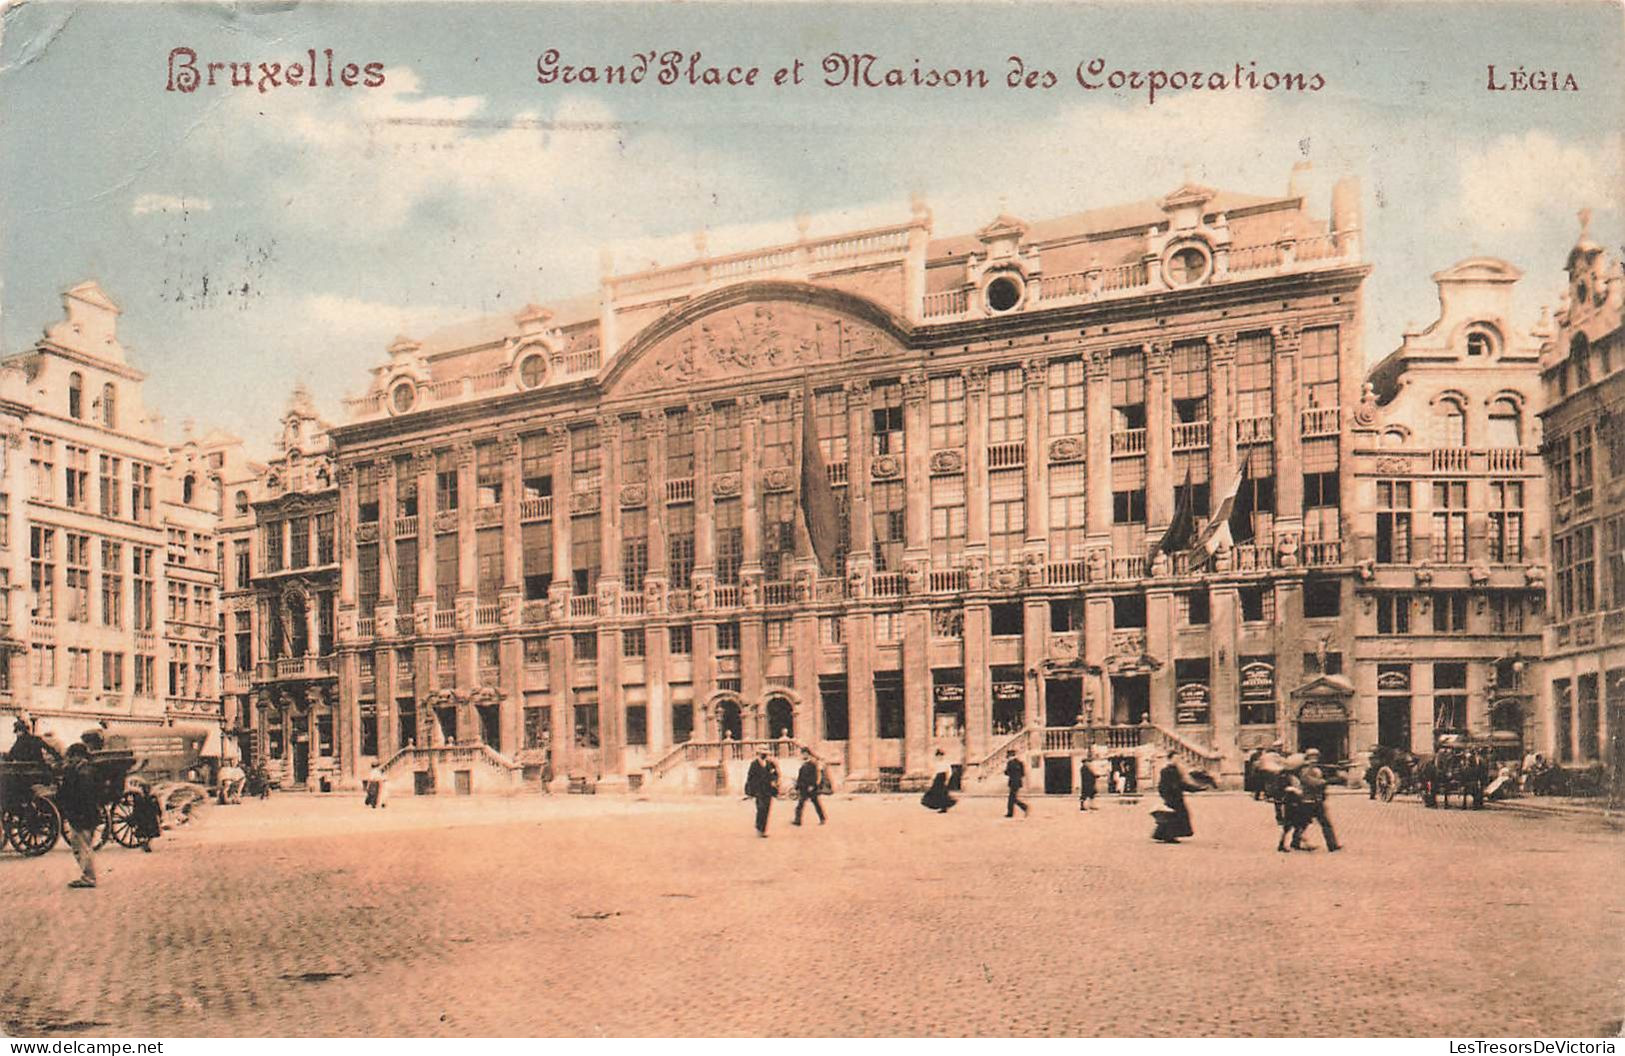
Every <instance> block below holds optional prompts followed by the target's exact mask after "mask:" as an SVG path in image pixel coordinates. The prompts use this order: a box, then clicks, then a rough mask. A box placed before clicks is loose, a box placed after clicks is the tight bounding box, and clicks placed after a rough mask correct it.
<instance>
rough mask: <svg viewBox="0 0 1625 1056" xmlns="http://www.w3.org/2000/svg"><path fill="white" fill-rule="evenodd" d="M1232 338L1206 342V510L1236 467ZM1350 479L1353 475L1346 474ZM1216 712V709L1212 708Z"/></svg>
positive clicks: (1222, 336)
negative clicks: (1207, 498)
mask: <svg viewBox="0 0 1625 1056" xmlns="http://www.w3.org/2000/svg"><path fill="white" fill-rule="evenodd" d="M1235 372H1236V335H1235V334H1234V333H1221V334H1214V335H1212V336H1210V337H1209V338H1208V390H1209V395H1210V398H1209V399H1208V401H1207V405H1208V445H1209V446H1208V470H1209V472H1208V475H1209V478H1210V480H1211V481H1212V483H1211V484H1209V486H1208V494H1209V495H1210V496H1211V498H1210V499H1209V503H1208V505H1209V507H1210V508H1211V509H1214V510H1216V509H1218V507H1219V501H1220V496H1222V495H1223V494H1224V493H1225V492H1226V491H1228V490H1229V488H1230V485H1231V484H1232V483H1234V482H1235V479H1236V469H1237V467H1238V466H1239V465H1240V462H1239V460H1238V452H1237V451H1236V440H1235V429H1236V426H1235V418H1236V377H1235ZM1349 475H1350V476H1353V474H1349ZM1215 710H1217V705H1215Z"/></svg>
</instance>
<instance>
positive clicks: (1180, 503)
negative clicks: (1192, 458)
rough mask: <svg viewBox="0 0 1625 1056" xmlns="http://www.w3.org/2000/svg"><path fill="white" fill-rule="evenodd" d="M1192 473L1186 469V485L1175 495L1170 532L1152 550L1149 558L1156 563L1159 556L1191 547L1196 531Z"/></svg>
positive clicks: (1165, 533)
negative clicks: (1192, 537)
mask: <svg viewBox="0 0 1625 1056" xmlns="http://www.w3.org/2000/svg"><path fill="white" fill-rule="evenodd" d="M1192 499H1193V495H1192V494H1191V471H1190V467H1189V466H1187V467H1186V468H1185V483H1184V485H1183V486H1182V487H1180V488H1179V490H1178V491H1176V492H1175V493H1174V517H1173V520H1171V521H1169V522H1168V530H1167V531H1165V532H1163V533H1162V541H1161V542H1159V543H1158V544H1157V545H1156V546H1154V547H1152V548H1151V554H1150V556H1149V558H1148V560H1150V561H1155V560H1156V559H1157V555H1158V554H1177V553H1179V552H1180V551H1181V550H1184V549H1185V548H1186V547H1188V546H1190V542H1191V536H1192V535H1193V534H1194V533H1195V531H1196V511H1195V506H1194V505H1193V504H1192Z"/></svg>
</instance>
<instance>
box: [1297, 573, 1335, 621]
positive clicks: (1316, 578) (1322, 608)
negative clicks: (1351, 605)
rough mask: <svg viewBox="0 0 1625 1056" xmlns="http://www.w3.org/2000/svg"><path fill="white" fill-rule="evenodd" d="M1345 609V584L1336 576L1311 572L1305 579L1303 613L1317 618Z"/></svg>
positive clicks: (1305, 615) (1307, 617)
mask: <svg viewBox="0 0 1625 1056" xmlns="http://www.w3.org/2000/svg"><path fill="white" fill-rule="evenodd" d="M1342 611H1343V585H1342V582H1341V581H1340V580H1339V579H1337V578H1336V577H1334V576H1327V575H1317V574H1315V573H1310V574H1309V575H1308V576H1307V577H1305V579H1304V581H1303V615H1304V617H1305V618H1306V619H1311V620H1317V619H1322V618H1326V617H1330V616H1336V615H1339V614H1340V613H1341V612H1342Z"/></svg>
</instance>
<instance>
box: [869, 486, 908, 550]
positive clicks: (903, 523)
mask: <svg viewBox="0 0 1625 1056" xmlns="http://www.w3.org/2000/svg"><path fill="white" fill-rule="evenodd" d="M870 502H871V503H872V504H873V510H872V513H871V516H872V517H873V519H874V543H875V571H876V572H898V571H901V570H902V567H903V550H904V548H905V547H906V546H907V545H908V492H907V488H906V487H905V486H904V484H903V482H902V481H900V480H882V481H876V482H875V483H874V485H873V487H872V488H871V489H870Z"/></svg>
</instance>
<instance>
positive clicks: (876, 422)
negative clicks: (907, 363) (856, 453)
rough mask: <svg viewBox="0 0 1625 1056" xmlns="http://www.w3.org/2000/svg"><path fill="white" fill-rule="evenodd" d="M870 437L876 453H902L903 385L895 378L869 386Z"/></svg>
mask: <svg viewBox="0 0 1625 1056" xmlns="http://www.w3.org/2000/svg"><path fill="white" fill-rule="evenodd" d="M869 413H870V418H871V421H872V427H871V437H872V442H873V446H874V452H873V453H874V454H876V455H901V454H903V386H902V385H901V384H900V383H898V382H897V381H895V380H891V381H877V382H874V383H872V384H871V385H870V386H869Z"/></svg>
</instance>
